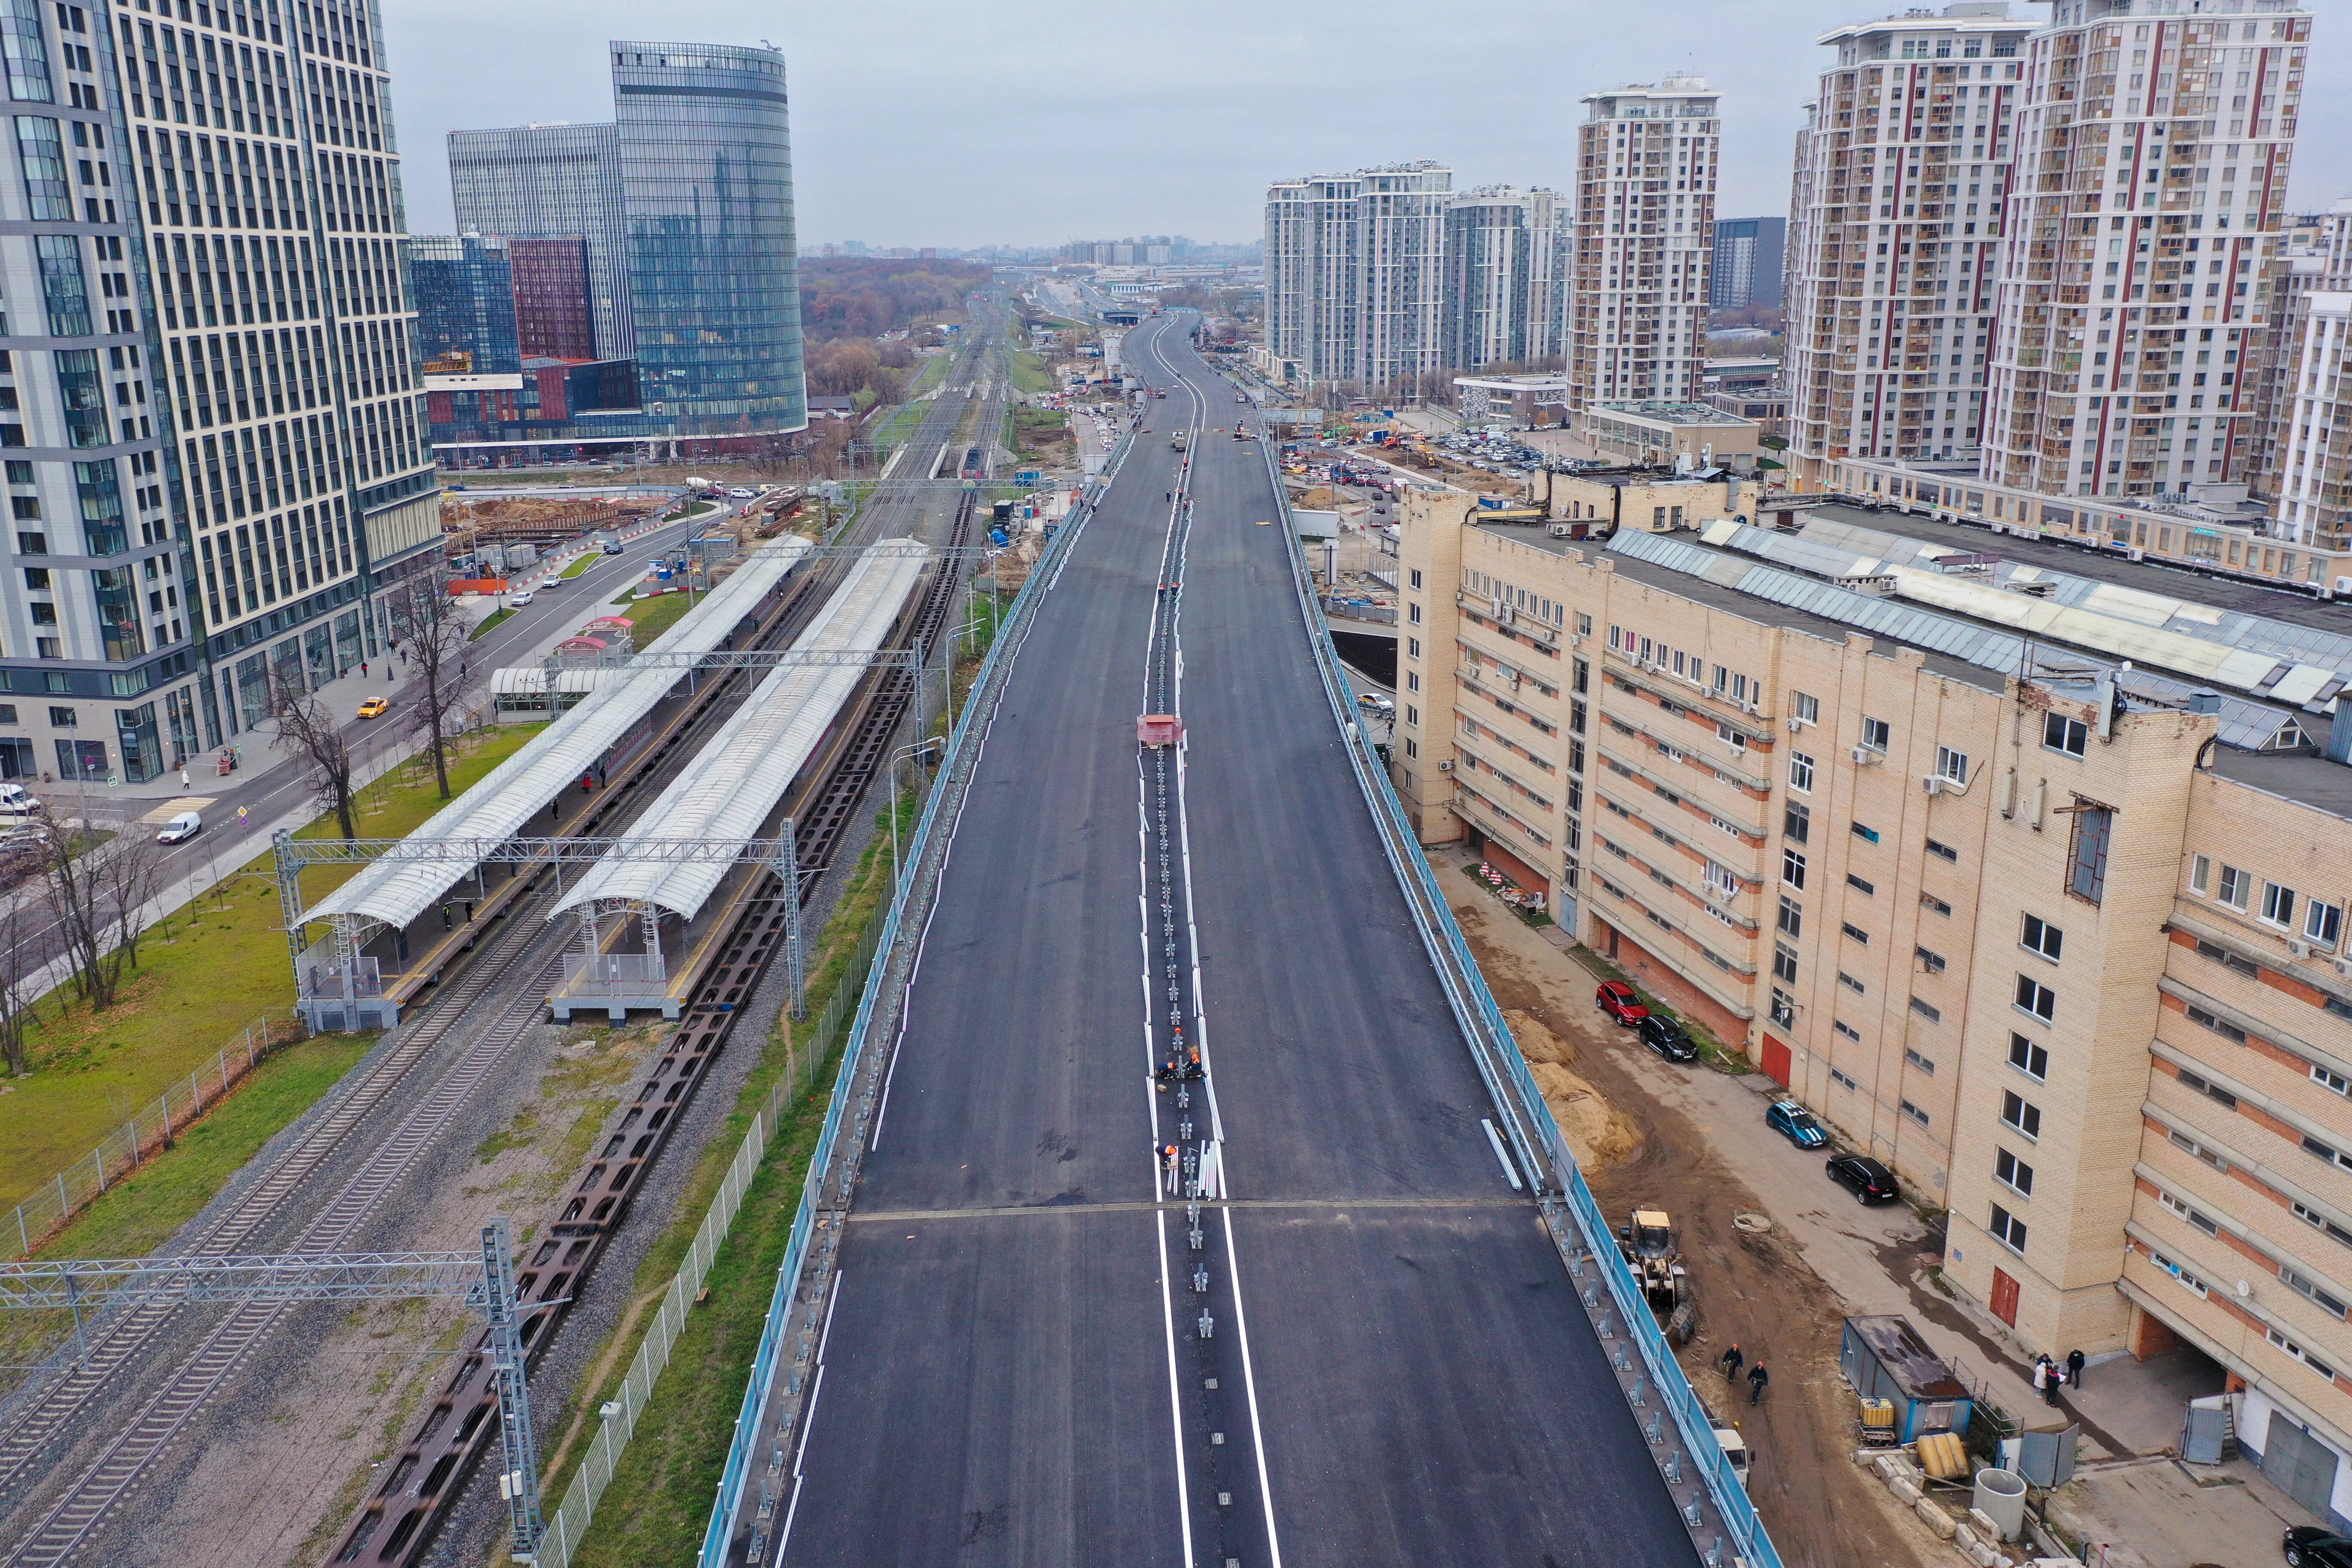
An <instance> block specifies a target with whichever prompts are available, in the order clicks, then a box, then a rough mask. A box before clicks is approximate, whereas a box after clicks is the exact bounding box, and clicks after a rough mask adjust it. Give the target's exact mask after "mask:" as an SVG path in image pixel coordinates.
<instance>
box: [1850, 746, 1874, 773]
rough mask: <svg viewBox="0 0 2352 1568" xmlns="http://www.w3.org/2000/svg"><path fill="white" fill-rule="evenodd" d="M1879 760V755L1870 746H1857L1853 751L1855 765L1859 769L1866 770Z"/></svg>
mask: <svg viewBox="0 0 2352 1568" xmlns="http://www.w3.org/2000/svg"><path fill="white" fill-rule="evenodd" d="M1877 760H1878V753H1877V752H1874V751H1872V750H1871V749H1870V748H1869V747H1868V746H1856V747H1855V748H1854V749H1853V765H1854V766H1856V767H1858V768H1866V767H1868V766H1869V765H1870V764H1871V763H1874V762H1876V761H1877Z"/></svg>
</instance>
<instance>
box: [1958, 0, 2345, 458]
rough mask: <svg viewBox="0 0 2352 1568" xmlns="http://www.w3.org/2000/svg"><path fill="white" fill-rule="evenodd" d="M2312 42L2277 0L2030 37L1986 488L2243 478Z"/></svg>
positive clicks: (2086, 16) (2003, 268) (2140, 0)
mask: <svg viewBox="0 0 2352 1568" xmlns="http://www.w3.org/2000/svg"><path fill="white" fill-rule="evenodd" d="M2310 38H2311V15H2310V13H2309V12H2307V11H2305V10H2303V9H2301V8H2300V7H2299V6H2295V5H2291V4H2286V3H2283V0H2203V3H2200V4H2199V5H2179V4H2175V3H2174V0H2060V3H2059V5H2057V7H2056V11H2055V15H2054V16H2053V21H2052V24H2051V25H2050V26H2046V27H2044V28H2042V29H2041V30H2039V31H2037V32H2035V33H2034V34H2033V35H2032V37H2030V38H2029V40H2028V41H2027V45H2026V55H2025V93H2024V100H2023V101H2022V103H2021V105H2020V106H2019V109H2018V110H2017V121H2016V132H2015V147H2016V151H2015V159H2016V165H2017V169H2018V174H2019V178H2018V180H2017V183H2016V188H2015V189H2014V190H2012V191H2011V194H2010V197H2009V211H2008V212H2007V213H2006V215H2005V232H2004V234H2003V236H2002V248H2001V251H2000V258H1999V261H2000V272H1999V277H2000V305H1999V309H1998V315H1999V322H1998V327H1997V330H1996V331H1995V332H1994V333H1993V342H1992V344H1991V352H1992V358H1991V363H1990V369H1991V381H1990V385H1989V387H1988V389H1987V390H1988V393H1989V397H1988V401H1987V404H1986V417H1985V425H1984V437H1983V439H1984V446H1985V452H1984V466H1983V477H1984V478H1985V479H1989V480H1991V481H1993V482H1995V483H2000V484H2008V485H2016V486H2020V487H2023V488H2026V489H2036V490H2040V491H2042V492H2043V493H2045V494H2052V495H2075V496H2118V497H2128V496H2158V495H2166V494H2174V495H2178V494H2181V493H2185V492H2191V491H2193V490H2194V489H2196V488H2197V487H2201V486H2208V485H2228V484H2232V483H2242V482H2243V481H2244V480H2245V479H2246V478H2247V472H2246V470H2247V468H2248V461H2249V458H2250V456H2251V450H2250V448H2251V446H2252V443H2253V441H2254V439H2255V432H2256V420H2257V417H2258V415H2259V410H2258V409H2257V408H2256V407H2255V406H2254V405H2255V402H2256V399H2255V398H2254V396H2253V395H2252V391H2251V390H2250V389H2249V387H2248V386H2247V385H2246V378H2247V373H2248V371H2249V369H2250V368H2251V363H2250V362H2252V361H2253V360H2254V359H2256V358H2258V357H2259V356H2260V353H2261V351H2262V347H2263V337H2264V335H2265V331H2266V329H2267V327H2268V325H2269V322H2270V307H2269V300H2268V285H2269V275H2270V265H2271V261H2272V258H2273V254H2274V250H2275V247H2276V245H2277V239H2276V233H2275V231H2276V230H2277V228H2278V225H2279V219H2280V217H2281V216H2282V214H2283V212H2284V202H2285V199H2286V187H2287V174H2288V165H2289V163H2290V162H2291V160H2292V157H2293V153H2294V133H2295V123H2296V120H2297V117H2298V115H2299V113H2300V110H2301V100H2302V95H2303V90H2304V67H2305V56H2306V55H2307V53H2308V47H2307V46H2308V45H2309V42H2310Z"/></svg>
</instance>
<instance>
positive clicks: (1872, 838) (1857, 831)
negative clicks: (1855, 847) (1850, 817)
mask: <svg viewBox="0 0 2352 1568" xmlns="http://www.w3.org/2000/svg"><path fill="white" fill-rule="evenodd" d="M1853 836H1854V837H1856V838H1860V839H1864V840H1866V841H1867V842H1869V843H1872V844H1875V843H1877V842H1878V829H1876V828H1875V827H1867V826H1864V825H1863V824H1861V823H1859V822H1857V823H1855V824H1854V825H1853Z"/></svg>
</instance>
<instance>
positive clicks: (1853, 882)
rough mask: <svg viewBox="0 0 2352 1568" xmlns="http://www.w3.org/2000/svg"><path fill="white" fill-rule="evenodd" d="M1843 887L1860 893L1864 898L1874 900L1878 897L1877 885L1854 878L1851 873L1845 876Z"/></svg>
mask: <svg viewBox="0 0 2352 1568" xmlns="http://www.w3.org/2000/svg"><path fill="white" fill-rule="evenodd" d="M1845 885H1846V886H1847V887H1849V888H1852V889H1853V890H1854V891H1855V892H1857V893H1860V894H1861V895H1862V896H1863V897H1864V898H1866V899H1874V898H1876V897H1877V896H1878V884H1877V883H1875V882H1870V881H1865V880H1864V879H1862V878H1860V877H1857V876H1855V875H1854V874H1853V872H1851V871H1848V872H1847V873H1846V874H1845Z"/></svg>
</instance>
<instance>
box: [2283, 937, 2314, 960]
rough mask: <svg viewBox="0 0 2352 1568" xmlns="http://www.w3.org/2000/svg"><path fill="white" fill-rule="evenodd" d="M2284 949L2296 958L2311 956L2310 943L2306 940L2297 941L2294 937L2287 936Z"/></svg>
mask: <svg viewBox="0 0 2352 1568" xmlns="http://www.w3.org/2000/svg"><path fill="white" fill-rule="evenodd" d="M2286 950H2287V952H2290V953H2292V954H2294V956H2295V957H2297V958H2309V957H2310V956H2311V943H2309V942H2298V941H2296V940H2295V939H2294V937H2289V938H2287V940H2286Z"/></svg>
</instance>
